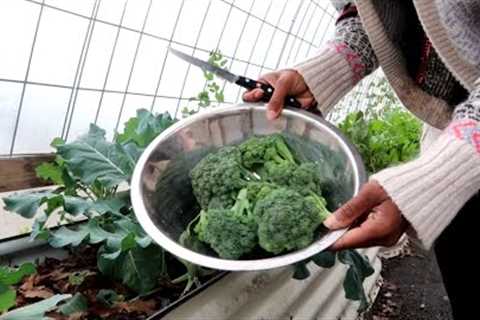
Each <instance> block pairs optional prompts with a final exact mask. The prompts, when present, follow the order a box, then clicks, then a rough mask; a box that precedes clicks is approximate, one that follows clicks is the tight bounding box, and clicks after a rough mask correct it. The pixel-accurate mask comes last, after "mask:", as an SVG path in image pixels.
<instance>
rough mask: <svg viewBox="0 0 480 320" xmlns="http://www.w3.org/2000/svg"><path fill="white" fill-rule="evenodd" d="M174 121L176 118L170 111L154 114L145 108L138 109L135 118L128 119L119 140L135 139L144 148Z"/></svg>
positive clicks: (124, 141)
mask: <svg viewBox="0 0 480 320" xmlns="http://www.w3.org/2000/svg"><path fill="white" fill-rule="evenodd" d="M173 123H174V120H173V119H172V117H171V116H170V115H169V114H168V113H164V114H159V115H154V114H152V113H151V112H149V111H147V110H145V109H140V110H137V116H136V117H135V118H131V119H130V120H128V121H127V123H126V124H125V130H124V132H123V133H122V134H119V135H118V136H117V141H118V142H119V143H121V144H126V143H128V142H130V141H133V142H135V143H136V144H137V145H138V146H139V147H141V148H144V147H146V146H147V145H148V144H149V143H150V142H152V140H153V139H155V137H156V136H158V135H159V134H160V133H161V132H162V131H163V130H165V129H166V128H168V127H169V126H170V125H171V124H173Z"/></svg>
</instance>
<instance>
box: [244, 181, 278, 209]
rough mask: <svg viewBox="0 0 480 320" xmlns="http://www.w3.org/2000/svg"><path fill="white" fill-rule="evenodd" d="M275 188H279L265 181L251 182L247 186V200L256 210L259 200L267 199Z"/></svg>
mask: <svg viewBox="0 0 480 320" xmlns="http://www.w3.org/2000/svg"><path fill="white" fill-rule="evenodd" d="M275 188H278V186H276V185H275V184H273V183H269V182H265V181H254V182H249V183H248V184H247V199H248V201H249V202H250V204H251V207H252V208H254V207H255V205H256V203H257V201H258V200H260V199H263V198H265V197H266V196H267V195H268V194H269V193H270V192H272V191H273V190H274V189H275Z"/></svg>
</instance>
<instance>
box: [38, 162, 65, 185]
mask: <svg viewBox="0 0 480 320" xmlns="http://www.w3.org/2000/svg"><path fill="white" fill-rule="evenodd" d="M35 172H36V174H37V177H39V178H41V179H43V180H45V181H52V182H53V183H54V184H58V185H61V184H64V181H63V168H62V167H60V166H59V165H57V164H55V163H50V162H44V163H42V164H40V165H39V166H38V167H37V168H35Z"/></svg>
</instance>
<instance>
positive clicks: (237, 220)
mask: <svg viewBox="0 0 480 320" xmlns="http://www.w3.org/2000/svg"><path fill="white" fill-rule="evenodd" d="M194 231H195V232H196V233H197V234H198V238H199V239H200V240H201V241H203V242H206V243H208V244H209V245H210V246H211V247H212V249H213V250H215V252H217V253H218V255H219V256H220V257H222V258H225V259H238V258H240V257H241V256H242V255H244V254H246V253H248V252H250V251H252V249H253V248H254V247H255V246H256V245H257V223H256V220H255V218H254V216H253V213H252V211H251V209H250V203H249V201H248V198H247V189H242V190H241V191H240V192H239V193H238V198H237V200H236V202H235V205H234V206H233V207H232V208H231V209H208V210H202V211H201V212H200V219H199V221H198V223H197V225H196V226H195V229H194Z"/></svg>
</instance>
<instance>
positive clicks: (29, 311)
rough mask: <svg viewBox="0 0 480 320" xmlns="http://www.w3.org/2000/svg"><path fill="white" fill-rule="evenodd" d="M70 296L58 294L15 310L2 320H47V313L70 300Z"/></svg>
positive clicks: (1, 317) (0, 318) (2, 317)
mask: <svg viewBox="0 0 480 320" xmlns="http://www.w3.org/2000/svg"><path fill="white" fill-rule="evenodd" d="M71 296H72V295H70V294H57V295H54V296H53V297H50V298H48V299H45V300H42V301H40V302H37V303H33V304H30V305H28V306H25V307H22V308H18V309H14V310H12V311H10V312H8V313H6V314H4V315H2V316H0V320H41V319H43V320H45V319H49V318H47V317H45V313H46V312H48V311H51V310H53V309H55V308H56V306H57V304H58V303H60V302H62V301H64V300H66V299H68V298H70V297H71Z"/></svg>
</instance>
